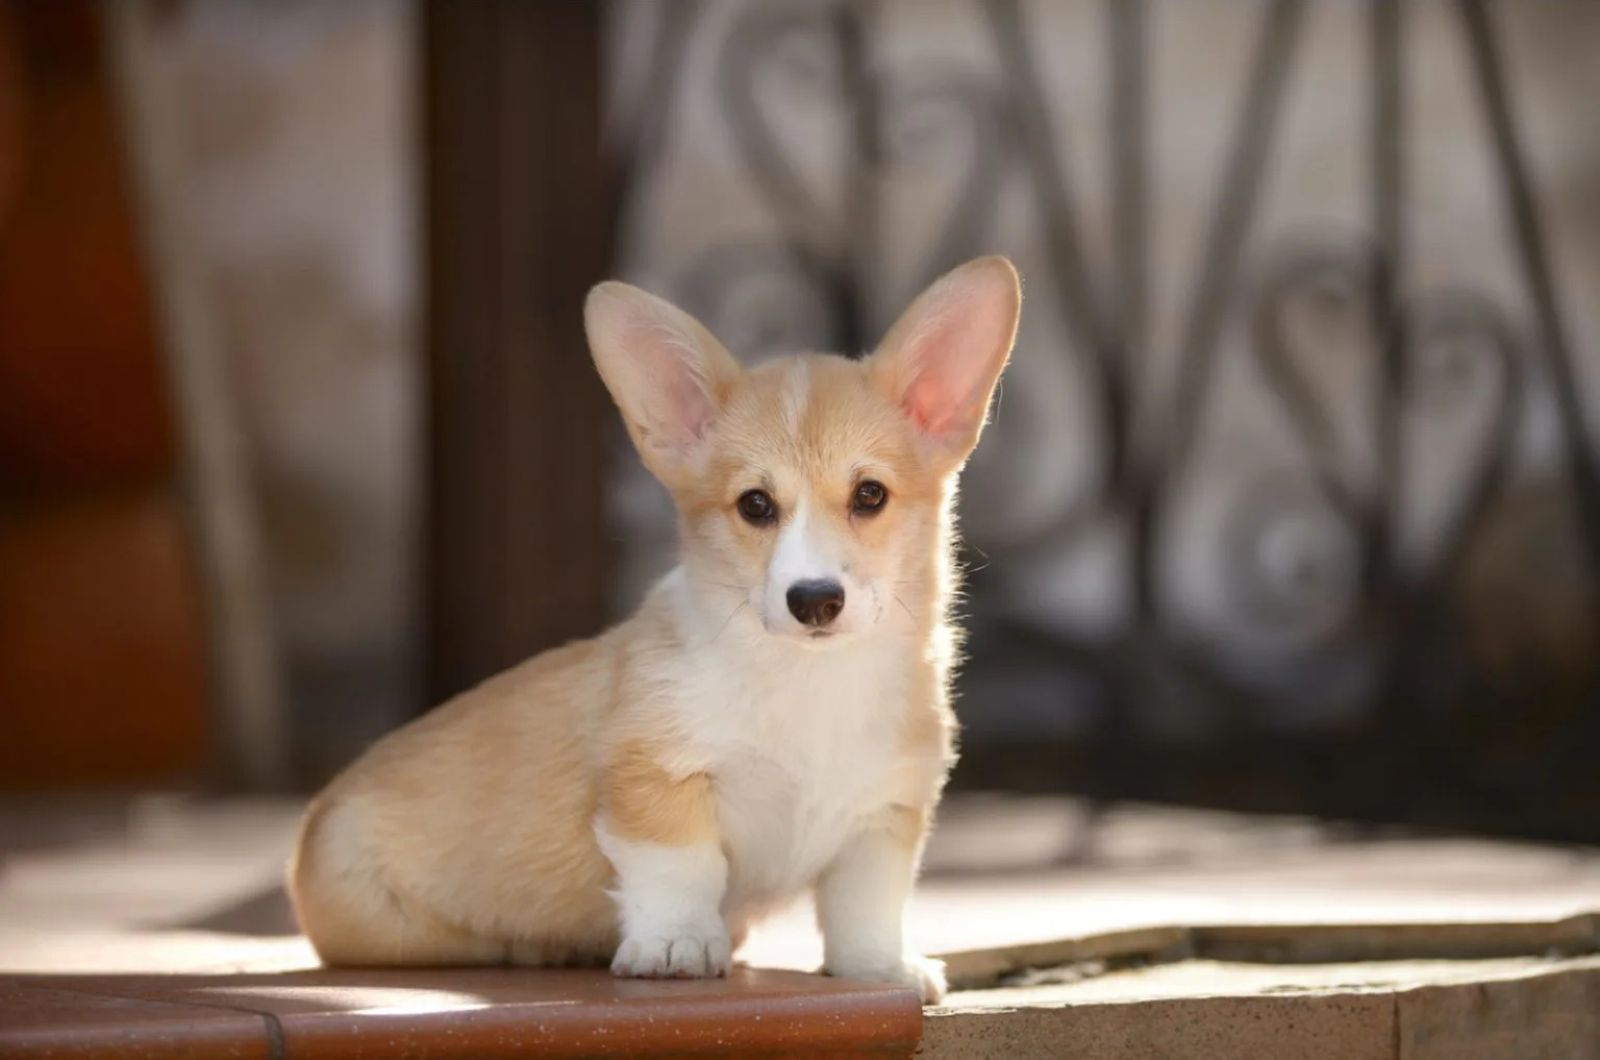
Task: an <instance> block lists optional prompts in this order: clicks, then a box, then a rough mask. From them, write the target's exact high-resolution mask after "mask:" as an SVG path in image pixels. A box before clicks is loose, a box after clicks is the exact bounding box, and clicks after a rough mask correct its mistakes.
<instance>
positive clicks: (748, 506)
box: [739, 490, 778, 525]
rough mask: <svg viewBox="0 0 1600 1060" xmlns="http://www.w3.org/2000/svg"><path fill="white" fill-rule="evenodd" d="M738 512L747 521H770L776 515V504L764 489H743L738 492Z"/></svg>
mask: <svg viewBox="0 0 1600 1060" xmlns="http://www.w3.org/2000/svg"><path fill="white" fill-rule="evenodd" d="M739 514H740V515H742V516H744V519H745V522H747V523H755V524H757V525H760V524H762V523H770V522H772V520H773V519H774V518H776V517H777V515H778V506H777V505H776V504H773V503H772V495H771V494H769V493H768V492H767V491H766V490H745V491H744V492H743V493H741V494H739Z"/></svg>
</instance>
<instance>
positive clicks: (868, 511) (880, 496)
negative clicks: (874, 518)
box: [850, 479, 889, 515]
mask: <svg viewBox="0 0 1600 1060" xmlns="http://www.w3.org/2000/svg"><path fill="white" fill-rule="evenodd" d="M888 501H889V491H888V490H886V489H884V488H883V483H881V482H874V481H872V480H871V479H867V480H866V481H865V482H862V483H860V484H859V485H857V486H856V491H855V493H854V494H853V495H852V496H851V498H850V510H851V511H853V512H855V513H857V514H858V515H873V514H875V513H877V512H878V511H880V510H882V508H883V506H884V505H885V504H886V503H888Z"/></svg>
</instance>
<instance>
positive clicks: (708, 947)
mask: <svg viewBox="0 0 1600 1060" xmlns="http://www.w3.org/2000/svg"><path fill="white" fill-rule="evenodd" d="M730 963H732V953H731V950H730V947H729V946H728V936H727V934H726V933H717V932H710V931H707V932H688V931H684V932H678V933H676V934H673V935H630V936H629V937H627V938H625V939H623V940H622V945H621V946H618V947H617V955H616V956H615V957H613V958H612V960H611V974H612V975H617V976H626V977H630V978H636V979H710V978H714V977H716V976H722V975H727V974H728V965H729V964H730Z"/></svg>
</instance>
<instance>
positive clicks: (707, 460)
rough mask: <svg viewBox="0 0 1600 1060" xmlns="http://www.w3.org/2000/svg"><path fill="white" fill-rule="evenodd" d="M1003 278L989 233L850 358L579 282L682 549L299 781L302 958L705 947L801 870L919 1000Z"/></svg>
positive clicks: (629, 291)
mask: <svg viewBox="0 0 1600 1060" xmlns="http://www.w3.org/2000/svg"><path fill="white" fill-rule="evenodd" d="M1020 308H1021V289H1020V286H1019V283H1018V280H1017V274H1016V271H1015V270H1014V269H1013V268H1012V266H1011V264H1010V262H1008V261H1006V260H1005V259H1004V258H1000V257H990V258H982V259H979V260H977V261H973V262H970V263H968V264H966V265H964V266H962V267H960V268H958V269H956V270H955V271H953V272H951V273H949V274H948V275H946V276H944V277H943V278H942V279H940V280H938V281H937V282H936V283H934V284H933V285H932V286H931V287H930V288H929V289H928V290H927V291H926V292H925V293H923V294H922V295H921V296H920V297H919V298H918V299H917V300H916V302H915V303H914V304H913V305H912V306H911V307H910V308H909V309H908V310H907V311H906V313H905V314H904V316H902V317H901V318H900V320H899V321H898V322H897V323H896V324H895V325H894V327H893V328H892V329H891V330H890V332H889V334H888V336H887V337H886V338H885V339H884V340H883V343H882V344H881V345H880V346H879V347H878V349H877V350H876V351H875V352H874V353H872V354H871V355H870V356H869V357H866V358H865V359H863V360H848V359H846V358H844V357H839V356H833V355H826V354H801V355H795V356H788V357H782V358H777V359H774V360H771V361H769V362H766V363H763V364H761V365H759V366H757V367H753V368H748V369H746V368H741V367H740V365H739V364H738V363H737V362H736V361H735V360H734V358H733V357H732V356H731V355H730V354H729V353H728V351H727V350H726V349H724V348H723V347H722V345H721V344H719V343H718V342H717V340H716V339H715V338H714V337H712V335H711V334H710V332H708V331H707V330H706V329H705V328H704V327H702V326H701V325H700V324H699V323H698V322H697V321H695V320H694V319H693V318H692V317H690V316H689V315H687V314H686V313H684V312H682V311H681V310H679V309H677V308H675V307H673V306H672V305H669V304H668V303H667V302H664V301H662V300H661V299H659V298H656V297H653V296H652V295H649V294H646V293H645V292H644V291H641V290H639V289H637V288H634V287H630V286H628V285H626V284H622V283H603V284H600V285H599V286H597V287H595V288H594V290H593V291H592V292H590V294H589V298H588V302H587V305H586V307H585V320H586V325H587V329H588V336H589V344H590V347H591V350H592V353H593V356H594V361H595V365H596V367H597V368H598V369H599V371H600V375H601V377H602V378H603V379H604V380H605V384H606V386H607V388H608V389H609V390H610V392H611V394H612V396H613V397H614V398H615V399H616V403H617V406H618V408H619V409H620V410H621V412H622V416H623V419H624V420H625V422H626V424H627V428H628V433H629V434H630V435H631V437H632V439H633V443H634V445H635V446H636V447H637V449H638V452H639V455H640V457H641V458H642V459H643V461H644V463H645V464H646V466H647V467H648V468H649V470H650V471H651V472H652V473H654V475H655V476H656V477H657V478H658V479H660V481H661V482H662V483H663V484H664V485H665V486H666V488H667V489H668V491H669V492H670V493H671V495H672V500H673V502H674V504H675V506H676V508H677V514H678V521H679V532H680V537H681V562H680V564H679V566H678V567H677V568H676V569H675V570H674V571H672V573H670V574H668V575H667V576H666V578H665V579H663V580H662V581H661V582H660V583H659V584H658V585H657V586H656V587H655V588H654V589H653V590H652V591H651V592H650V594H649V596H648V597H647V598H646V600H645V601H644V603H643V605H642V606H641V607H640V608H639V610H638V612H637V613H636V614H635V615H634V616H633V617H632V618H630V619H628V620H627V621H625V622H623V623H622V624H621V625H619V626H616V627H615V628H613V629H611V630H609V631H608V632H605V633H603V634H601V635H600V636H598V637H596V638H594V639H593V640H587V641H581V642H578V643H573V644H568V645H566V646H565V647H561V648H557V649H555V650H553V651H549V652H546V653H544V654H542V655H539V656H537V657H536V658H533V659H530V660H528V661H527V662H525V663H522V664H521V665H519V666H517V667H515V668H514V669H512V670H509V671H507V672H506V673H503V674H501V675H499V676H497V677H494V678H492V679H490V680H489V681H486V682H485V683H484V684H482V685H480V686H479V687H477V688H475V689H473V690H471V691H469V692H466V693H464V694H462V695H461V696H459V697H457V698H456V699H454V700H452V701H451V702H449V703H447V704H445V705H444V706H442V707H440V708H439V709H437V710H435V711H433V712H432V713H430V714H428V715H426V716H424V717H422V718H420V719H418V720H417V721H415V722H412V723H411V724H409V725H407V726H405V727H404V728H402V729H400V730H398V731H397V732H395V733H392V734H391V735H389V736H388V737H386V738H385V739H383V740H382V741H380V742H379V743H378V744H376V745H375V746H374V747H373V748H372V749H371V750H370V751H368V752H367V753H366V754H365V756H363V757H362V758H361V759H360V760H358V761H357V762H356V763H355V764H354V765H352V766H351V767H350V768H349V769H348V770H347V771H346V772H345V773H344V774H343V775H341V776H340V777H338V778H337V779H335V780H334V781H333V782H332V784H330V785H329V786H328V788H327V789H326V790H325V791H323V792H322V793H321V794H320V795H319V796H318V797H317V798H316V799H315V800H314V801H313V802H312V803H311V805H310V808H309V809H308V810H307V812H306V816H305V820H304V822H303V824H302V826H301V831H300V835H299V841H298V844H297V849H296V851H295V855H294V858H293V860H292V863H291V865H290V870H289V878H290V890H291V893H292V896H293V899H294V906H295V910H296V913H297V915H298V917H299V920H300V924H301V926H302V927H303V929H304V930H305V933H306V934H307V935H308V936H309V937H310V940H311V943H312V945H313V946H314V947H315V948H316V951H317V953H318V954H319V955H320V957H321V958H322V960H323V961H325V962H326V963H328V964H334V965H392V964H408V965H459V964H499V963H516V964H570V963H588V962H596V963H605V962H609V964H610V966H611V970H612V971H613V972H614V973H615V974H617V975H620V976H647V977H657V976H682V977H697V976H719V975H724V974H726V972H727V971H728V967H729V963H730V960H731V955H732V953H733V951H734V950H736V949H737V948H738V946H739V944H740V942H741V941H742V940H743V938H744V936H745V933H746V931H747V929H748V928H749V927H750V925H751V924H752V923H753V922H755V921H757V920H758V919H760V918H761V917H762V916H763V914H765V913H767V912H769V911H771V910H774V909H775V908H777V907H780V906H782V905H785V904H787V903H789V902H790V901H792V900H793V899H794V898H795V897H796V896H798V895H800V894H802V893H804V892H805V891H807V890H811V889H814V890H815V897H816V904H817V916H818V922H819V925H820V927H821V930H822V935H823V941H824V950H825V954H826V956H825V967H824V970H825V971H826V972H828V973H830V974H832V975H838V976H846V977H849V978H854V979H865V980H874V981H882V982H890V983H901V984H904V985H906V986H909V987H911V988H913V989H915V990H917V991H918V992H919V993H920V994H921V995H922V998H923V999H924V1000H925V1001H927V1002H934V1001H937V1000H938V999H939V998H940V997H941V996H942V995H943V993H944V975H943V968H942V966H941V965H940V964H939V963H938V962H936V961H930V960H927V959H924V958H921V957H918V956H915V955H912V954H909V953H908V952H907V950H906V947H905V945H904V942H903V940H902V920H903V915H904V910H905V906H906V901H907V898H908V896H909V894H910V891H911V888H912V882H913V879H914V878H915V876H916V874H917V867H918V862H919V859H920V857H921V853H922V847H923V841H924V839H925V838H926V836H927V834H928V828H929V824H930V821H931V819H932V816H933V810H934V806H935V804H936V803H937V802H938V800H939V795H940V791H941V789H942V787H943V785H944V781H945V775H946V773H947V771H948V769H949V767H950V764H951V762H952V761H953V747H954V736H955V719H954V716H953V715H952V713H951V710H950V705H949V683H950V675H951V668H952V666H953V664H954V656H955V652H956V640H957V637H956V631H955V630H954V628H953V627H952V625H951V623H950V618H949V615H948V613H947V612H948V609H949V605H950V599H951V594H952V592H953V591H954V589H955V581H956V572H955V569H954V566H953V561H952V555H951V550H952V544H953V537H954V531H953V528H952V503H953V500H954V496H955V488H956V475H957V472H958V471H959V470H960V468H961V466H962V464H963V463H964V462H965V460H966V459H967V456H968V454H970V453H971V452H972V448H973V446H974V445H976V444H977V441H978V434H979V432H980V430H981V429H982V427H983V424H984V421H985V419H986V418H987V415H988V409H989V401H990V397H991V395H992V394H993V393H994V390H995V385H996V382H997V381H998V379H999V378H1000V372H1001V370H1002V369H1003V368H1004V367H1005V364H1006V361H1007V358H1008V357H1009V356H1010V352H1011V346H1012V342H1013V340H1014V339H1015V336H1016V329H1017V317H1018V313H1019V310H1020Z"/></svg>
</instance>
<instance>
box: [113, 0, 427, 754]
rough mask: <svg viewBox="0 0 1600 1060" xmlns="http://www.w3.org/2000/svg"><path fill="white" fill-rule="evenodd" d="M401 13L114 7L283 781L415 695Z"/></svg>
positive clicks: (415, 441) (410, 134)
mask: <svg viewBox="0 0 1600 1060" xmlns="http://www.w3.org/2000/svg"><path fill="white" fill-rule="evenodd" d="M124 13H125V12H124ZM416 17H417V16H416V9H415V6H414V5H413V4H412V3H410V2H408V0H348V2H340V3H334V4H327V3H282V4H279V3H274V4H261V3H254V2H249V0H208V2H204V3H186V2H178V3H170V2H164V3H153V2H152V3H139V4H138V8H137V13H136V14H135V15H134V16H132V20H131V21H129V22H125V23H123V25H134V26H137V27H139V29H140V32H139V36H138V42H137V45H136V46H137V47H138V48H140V49H142V51H141V53H140V55H139V61H138V62H136V63H134V64H133V65H132V67H131V69H132V70H133V71H134V76H136V77H139V76H143V77H150V78H154V77H159V78H160V79H161V81H162V83H161V85H160V86H159V90H158V91H155V92H145V91H140V90H139V89H141V88H142V87H143V86H135V89H136V91H135V95H136V96H137V97H138V98H141V99H145V100H154V101H155V102H154V103H153V104H151V105H156V106H162V107H167V108H170V110H171V113H168V114H164V115H162V116H161V119H162V123H163V125H164V126H165V127H166V128H169V129H173V130H175V135H173V136H171V137H170V138H169V140H170V142H167V143H164V144H162V145H161V146H160V148H159V149H160V150H166V151H171V152H172V154H173V156H174V157H171V158H164V159H162V160H160V161H161V163H162V164H161V166H160V167H159V168H160V169H161V171H162V172H164V173H167V174H169V175H171V177H170V179H172V180H173V181H175V182H176V183H177V184H178V185H179V187H178V188H177V189H176V194H175V195H173V196H171V197H170V199H169V201H172V202H174V203H176V209H177V213H176V214H175V215H174V218H173V220H172V224H173V225H174V227H175V228H179V229H181V230H182V232H183V234H184V238H183V244H182V246H183V254H184V255H185V257H186V261H187V264H188V265H189V267H190V268H191V269H192V271H195V272H197V273H198V274H199V275H200V277H201V282H202V283H203V285H204V292H205V299H204V301H205V311H206V312H207V313H208V314H209V315H210V317H211V319H210V321H209V323H210V325H211V327H210V328H209V329H208V330H209V333H210V334H211V335H212V336H214V337H215V342H216V345H217V347H218V348H217V349H216V350H214V351H209V350H208V351H204V354H205V356H214V357H216V358H217V359H218V360H219V361H220V362H221V364H222V366H223V368H224V370H225V373H226V378H227V380H228V384H229V386H228V395H227V396H228V399H229V400H230V401H231V406H232V407H231V409H229V410H228V414H229V415H230V416H234V417H236V418H237V420H238V421H239V422H240V423H241V424H242V425H243V428H244V445H245V450H246V451H245V464H246V467H245V469H244V470H245V471H246V472H247V475H248V481H249V483H250V487H251V495H252V497H253V499H254V503H255V507H256V514H257V518H258V520H259V525H260V527H261V531H262V556H261V557H260V558H261V563H262V566H263V572H262V573H263V576H264V578H265V580H266V584H267V586H268V588H269V593H268V595H269V603H270V610H271V612H272V625H273V628H274V630H275V632H276V638H275V639H276V643H275V645H274V647H275V650H276V651H277V653H278V655H279V657H280V660H281V664H282V670H283V674H284V677H285V682H284V690H283V698H284V699H285V700H286V702H285V705H284V706H285V713H286V719H287V723H288V729H289V733H290V738H291V745H292V746H291V752H292V755H293V757H294V765H295V768H296V770H297V771H298V773H299V774H300V775H302V776H307V777H316V776H320V775H323V774H325V773H326V772H327V771H328V770H330V769H331V768H333V767H335V766H337V765H339V764H342V762H344V761H345V760H346V759H348V758H349V757H350V756H351V755H352V754H353V753H354V752H355V751H356V750H357V749H359V748H360V747H361V746H363V745H364V744H365V743H367V742H368V741H370V739H372V738H373V737H374V736H375V735H377V734H379V733H381V732H383V731H385V730H386V729H388V728H390V727H392V726H393V725H394V724H395V723H397V722H398V721H399V720H400V719H403V718H405V717H408V716H409V715H410V714H411V713H412V712H413V711H414V710H415V707H416V701H417V698H418V685H417V682H418V678H419V666H418V662H417V649H418V629H419V616H418V614H417V609H418V606H419V590H418V579H419V574H418V558H417V549H418V545H417V536H418V527H419V525H420V524H419V512H418V504H419V497H420V485H421V475H422V468H421V466H420V455H421V452H422V446H421V443H420V438H419V416H418V404H419V395H418V391H417V388H418V375H419V367H418V362H419V357H418V351H417V320H418V312H419V311H418V293H417V287H418V280H417V261H418V248H417V231H418V217H417V211H418V203H417V194H416V184H417V179H418V177H417V174H418V171H419V159H418V155H417V152H418V147H417V132H416V97H417V78H418V76H419V70H418V62H417V59H416V54H415V52H416V42H415V36H416V29H415V22H416ZM140 71H143V73H140ZM163 190H164V191H165V192H167V193H171V192H172V191H173V189H163Z"/></svg>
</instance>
